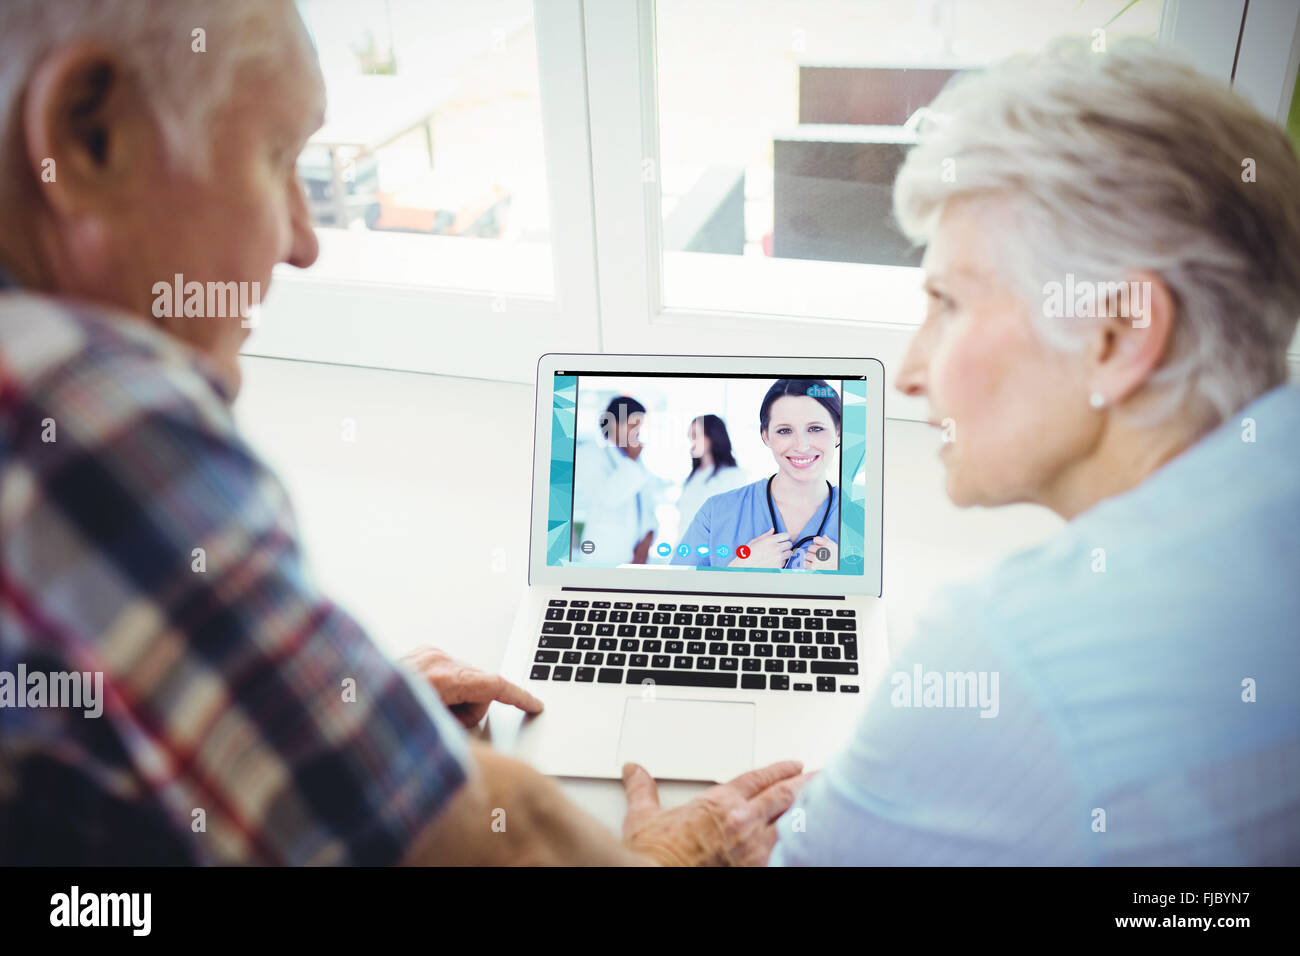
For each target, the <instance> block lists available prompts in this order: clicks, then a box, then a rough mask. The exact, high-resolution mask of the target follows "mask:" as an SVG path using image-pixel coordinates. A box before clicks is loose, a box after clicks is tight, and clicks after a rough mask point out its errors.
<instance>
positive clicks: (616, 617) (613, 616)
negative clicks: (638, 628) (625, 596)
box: [609, 611, 627, 624]
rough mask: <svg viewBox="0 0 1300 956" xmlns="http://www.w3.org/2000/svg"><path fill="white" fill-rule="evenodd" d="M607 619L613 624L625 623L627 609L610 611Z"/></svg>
mask: <svg viewBox="0 0 1300 956" xmlns="http://www.w3.org/2000/svg"><path fill="white" fill-rule="evenodd" d="M609 619H610V621H611V623H614V624H625V623H626V622H627V611H610V612H609Z"/></svg>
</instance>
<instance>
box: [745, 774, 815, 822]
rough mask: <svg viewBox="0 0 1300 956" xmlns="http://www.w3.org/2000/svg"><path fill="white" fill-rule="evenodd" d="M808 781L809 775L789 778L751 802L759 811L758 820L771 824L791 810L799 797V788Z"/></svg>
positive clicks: (769, 788)
mask: <svg viewBox="0 0 1300 956" xmlns="http://www.w3.org/2000/svg"><path fill="white" fill-rule="evenodd" d="M807 779H808V775H807V774H804V775H802V776H799V777H787V778H786V779H784V780H782V781H781V782H780V783H774V784H773V785H772V786H770V787H768V788H767V789H766V790H764V791H762V792H761V793H759V794H758V795H757V796H755V797H754V799H753V800H751V801H750V802H751V803H753V804H754V807H755V808H756V809H757V811H758V818H759V819H760V820H764V821H766V822H768V823H771V822H772V821H773V820H775V819H776V818H777V817H779V816H780V815H781V814H783V813H785V812H786V811H787V810H789V809H790V808H791V807H792V806H794V801H795V799H796V798H797V797H798V796H799V788H800V787H802V786H803V785H804V783H806V782H807Z"/></svg>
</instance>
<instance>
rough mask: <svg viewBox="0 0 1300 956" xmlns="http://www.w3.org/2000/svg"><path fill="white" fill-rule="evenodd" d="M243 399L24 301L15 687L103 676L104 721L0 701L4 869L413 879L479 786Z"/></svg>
mask: <svg viewBox="0 0 1300 956" xmlns="http://www.w3.org/2000/svg"><path fill="white" fill-rule="evenodd" d="M2 285H3V282H0V286H2ZM231 397H232V396H230V395H229V394H227V393H226V392H225V391H223V386H222V384H221V383H220V381H219V380H218V379H217V378H216V376H215V375H213V374H212V372H211V368H210V367H209V366H207V365H206V359H204V358H203V357H202V356H200V355H198V354H197V353H195V352H193V351H191V350H189V349H188V348H186V347H185V346H183V345H181V344H179V343H177V342H174V341H173V340H171V339H170V338H169V337H168V336H166V335H165V334H163V333H161V332H159V331H157V330H155V329H153V328H151V327H149V326H147V325H145V324H144V323H142V322H138V321H132V320H130V319H126V318H123V317H113V316H111V315H109V314H106V313H104V312H103V311H102V310H93V309H90V308H89V307H86V306H84V305H83V306H78V305H73V304H68V303H64V302H61V301H58V300H54V299H50V298H48V297H42V296H36V295H30V294H25V293H22V292H19V291H14V290H13V289H10V290H7V291H0V678H2V677H3V672H8V673H9V674H10V675H15V677H16V675H17V674H18V673H19V666H20V665H25V668H26V672H27V674H28V675H30V674H32V673H33V672H37V671H43V672H47V673H48V672H69V671H80V672H102V674H103V693H102V697H103V708H104V710H103V715H102V716H101V717H99V718H98V719H96V718H94V717H91V716H87V715H86V713H85V712H84V711H83V710H81V709H72V708H67V707H62V708H60V707H48V706H47V707H44V708H39V709H32V708H20V707H16V706H14V705H13V703H12V701H11V702H10V703H9V705H8V706H2V705H0V863H24V864H25V863H40V864H46V863H60V864H118V863H272V864H281V863H287V864H334V863H343V864H363V865H382V864H390V863H394V862H396V861H398V860H399V859H401V857H402V856H403V854H404V852H405V851H406V850H407V849H408V848H409V847H410V846H411V844H412V842H413V839H414V837H415V835H416V833H417V832H418V831H419V829H420V828H421V827H422V825H424V824H425V823H427V822H428V821H429V820H430V819H432V818H433V817H434V816H435V815H436V814H437V813H438V811H439V809H440V808H441V807H443V805H444V804H445V803H446V802H447V801H448V799H449V798H450V797H451V795H452V794H453V793H454V792H455V790H456V789H457V788H458V787H459V786H460V785H461V784H462V783H463V782H464V780H465V777H466V774H467V772H468V769H469V766H470V758H469V755H468V750H467V746H466V742H465V738H464V734H463V733H462V731H461V729H460V727H459V726H458V725H457V724H456V722H455V721H454V720H453V719H452V717H451V715H450V714H449V713H448V712H447V711H446V709H445V708H444V707H443V706H442V704H441V703H440V702H439V701H438V699H437V697H436V695H435V694H434V693H433V691H432V690H431V689H430V688H429V687H428V685H427V684H426V683H425V682H424V681H423V680H421V679H420V678H419V677H418V676H417V675H414V674H408V673H407V672H406V671H405V670H404V669H401V668H399V667H398V666H396V665H394V663H393V662H391V661H390V660H388V659H387V658H386V657H385V656H384V655H383V654H382V653H380V651H379V650H377V649H376V648H375V646H374V645H373V644H372V643H371V642H370V640H369V639H368V638H367V637H366V635H365V633H363V632H362V630H361V629H360V628H359V627H358V625H357V624H356V623H355V622H354V621H353V620H352V619H351V618H350V617H348V615H347V614H345V613H344V612H343V611H341V610H339V609H338V608H337V607H335V606H334V605H333V604H331V603H330V602H329V601H328V600H327V599H326V598H325V597H324V596H323V595H321V594H320V593H319V592H318V591H317V590H316V589H315V588H314V587H313V585H312V583H311V582H310V580H309V579H308V577H307V574H306V572H305V570H304V567H303V558H302V555H301V553H300V551H299V547H298V542H297V538H296V535H295V530H294V525H293V520H292V516H291V513H290V508H289V503H288V501H287V499H286V497H285V492H284V490H283V488H282V486H281V485H280V483H279V482H278V481H277V480H276V479H275V478H274V477H273V476H272V475H271V474H270V473H269V471H268V470H267V469H266V467H264V466H263V465H262V464H261V463H260V462H259V461H258V459H257V456H256V455H255V454H254V453H253V452H252V451H251V450H250V449H249V447H248V446H247V445H246V444H245V443H244V442H243V441H242V440H241V439H240V437H239V435H238V434H237V433H236V430H235V426H234V423H233V420H232V417H231V414H230V410H229V401H230V399H231ZM200 549H201V550H200ZM0 704H3V698H0ZM199 811H202V812H199Z"/></svg>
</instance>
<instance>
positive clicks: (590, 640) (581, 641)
mask: <svg viewBox="0 0 1300 956" xmlns="http://www.w3.org/2000/svg"><path fill="white" fill-rule="evenodd" d="M595 649H596V639H595V638H594V637H580V638H578V650H580V651H594V650H595Z"/></svg>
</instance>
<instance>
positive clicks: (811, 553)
mask: <svg viewBox="0 0 1300 956" xmlns="http://www.w3.org/2000/svg"><path fill="white" fill-rule="evenodd" d="M822 548H825V549H826V550H827V551H829V552H830V554H828V555H827V557H826V560H825V561H823V560H822V559H821V558H819V557H817V552H818V551H820V550H821V549H822ZM803 566H804V568H806V569H807V570H809V571H834V570H836V569H838V568H839V566H840V546H839V545H838V544H836V543H835V542H834V541H832V540H831V539H830V538H828V537H826V536H825V535H821V534H819V535H818V536H817V537H815V538H813V539H812V544H810V545H808V550H807V551H805V552H804V553H803Z"/></svg>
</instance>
